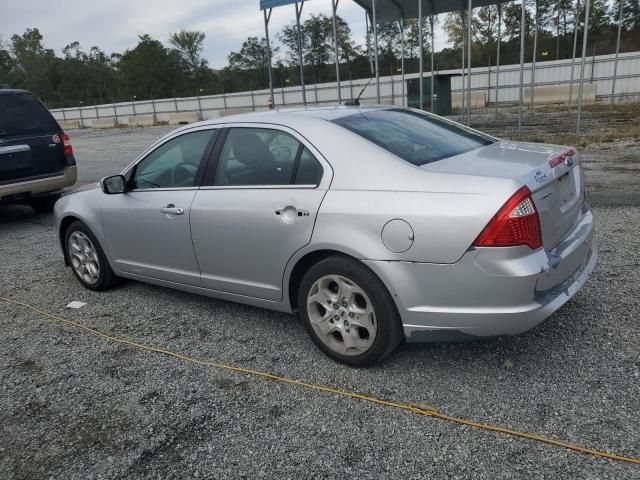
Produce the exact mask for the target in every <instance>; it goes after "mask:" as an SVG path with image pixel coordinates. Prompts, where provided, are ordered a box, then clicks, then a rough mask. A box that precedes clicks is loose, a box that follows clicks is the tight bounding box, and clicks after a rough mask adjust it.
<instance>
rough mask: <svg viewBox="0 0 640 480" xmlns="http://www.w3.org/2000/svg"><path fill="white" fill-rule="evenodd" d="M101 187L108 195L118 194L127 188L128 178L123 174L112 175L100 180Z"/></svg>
mask: <svg viewBox="0 0 640 480" xmlns="http://www.w3.org/2000/svg"><path fill="white" fill-rule="evenodd" d="M100 187H101V188H102V191H103V192H104V193H106V194H107V195H117V194H118V193H124V192H125V190H126V180H125V178H124V177H123V176H122V175H112V176H110V177H104V178H103V179H102V180H100Z"/></svg>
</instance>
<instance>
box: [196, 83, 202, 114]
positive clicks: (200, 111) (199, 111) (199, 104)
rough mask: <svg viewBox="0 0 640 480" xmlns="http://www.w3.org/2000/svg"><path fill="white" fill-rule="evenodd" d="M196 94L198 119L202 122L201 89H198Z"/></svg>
mask: <svg viewBox="0 0 640 480" xmlns="http://www.w3.org/2000/svg"><path fill="white" fill-rule="evenodd" d="M196 94H197V95H198V117H199V118H200V120H202V104H201V103H200V89H199V88H197V89H196Z"/></svg>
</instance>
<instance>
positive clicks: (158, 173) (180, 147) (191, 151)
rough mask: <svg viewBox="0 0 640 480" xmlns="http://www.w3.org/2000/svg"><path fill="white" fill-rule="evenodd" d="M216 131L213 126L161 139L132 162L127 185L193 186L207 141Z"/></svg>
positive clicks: (150, 186) (158, 186)
mask: <svg viewBox="0 0 640 480" xmlns="http://www.w3.org/2000/svg"><path fill="white" fill-rule="evenodd" d="M217 135H218V130H217V129H214V130H200V131H197V132H192V133H186V134H184V135H181V136H179V137H176V138H173V139H171V140H169V141H168V142H166V143H163V144H162V145H160V146H159V147H158V148H156V149H155V150H154V151H153V152H151V153H150V154H149V155H147V156H146V157H145V158H144V159H143V160H142V161H141V162H139V163H138V164H137V165H136V166H135V170H134V173H133V177H132V179H131V185H130V188H132V189H147V188H188V187H193V186H195V182H196V177H197V173H198V169H199V168H200V165H201V163H202V161H203V156H204V153H205V151H206V150H207V145H209V142H210V141H211V140H212V139H213V138H214V137H215V136H217Z"/></svg>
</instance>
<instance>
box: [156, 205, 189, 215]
mask: <svg viewBox="0 0 640 480" xmlns="http://www.w3.org/2000/svg"><path fill="white" fill-rule="evenodd" d="M160 211H161V212H162V213H168V214H169V215H184V208H182V207H176V206H175V205H174V204H173V203H170V204H169V205H167V206H166V207H163V208H161V209H160Z"/></svg>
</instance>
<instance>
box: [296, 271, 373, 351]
mask: <svg viewBox="0 0 640 480" xmlns="http://www.w3.org/2000/svg"><path fill="white" fill-rule="evenodd" d="M307 313H308V315H309V320H310V321H311V326H312V328H313V330H314V331H315V333H316V335H317V336H318V338H319V339H320V340H321V341H322V342H323V343H324V344H325V345H326V346H327V347H329V348H330V349H331V350H333V351H334V352H336V353H339V354H342V355H348V356H355V355H362V354H363V353H365V352H366V351H367V350H369V349H370V348H371V346H372V345H373V342H374V341H375V339H376V334H377V331H378V325H377V319H376V313H375V309H374V307H373V303H372V302H371V300H370V299H369V297H368V295H367V294H366V293H365V291H364V290H363V289H362V288H361V287H360V286H359V285H358V284H356V283H355V282H354V281H352V280H350V279H349V278H347V277H344V276H342V275H325V276H323V277H321V278H319V279H318V280H316V281H315V282H314V283H313V285H312V286H311V289H310V290H309V294H308V296H307Z"/></svg>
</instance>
